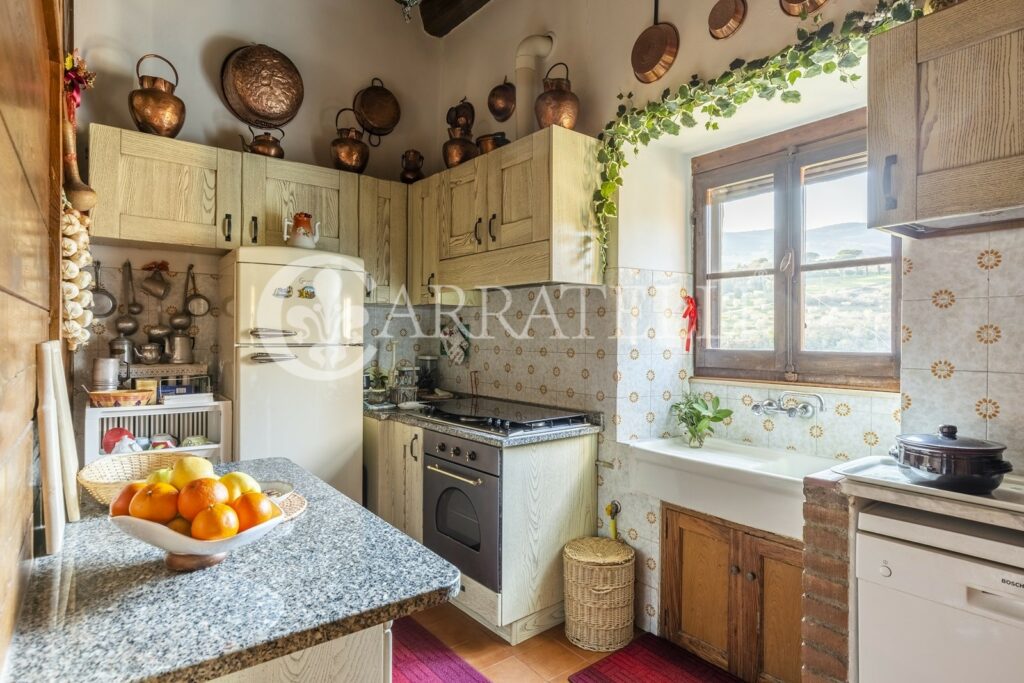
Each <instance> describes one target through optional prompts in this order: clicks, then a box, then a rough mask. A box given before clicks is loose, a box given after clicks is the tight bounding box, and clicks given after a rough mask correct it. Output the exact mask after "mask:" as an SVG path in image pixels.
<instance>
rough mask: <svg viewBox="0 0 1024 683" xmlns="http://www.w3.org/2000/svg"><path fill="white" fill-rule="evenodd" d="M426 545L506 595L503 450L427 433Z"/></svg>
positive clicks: (425, 445)
mask: <svg viewBox="0 0 1024 683" xmlns="http://www.w3.org/2000/svg"><path fill="white" fill-rule="evenodd" d="M423 453H424V455H425V458H424V461H425V465H426V468H425V470H424V473H423V544H424V545H425V546H427V547H428V548H430V549H431V550H433V551H434V552H435V553H437V554H438V555H440V556H441V557H443V558H445V559H446V560H448V561H449V562H451V563H452V564H454V565H455V566H456V567H458V568H459V570H460V571H461V572H462V573H463V574H465V575H466V576H468V577H470V578H471V579H473V580H475V581H477V582H478V583H480V584H482V585H484V586H486V587H487V588H489V589H490V590H492V591H494V592H495V593H500V592H501V449H500V448H497V447H495V446H490V445H487V444H482V443H479V442H475V441H470V440H467V439H460V438H457V437H452V436H450V435H447V434H441V433H439V432H433V431H430V430H425V431H424V435H423Z"/></svg>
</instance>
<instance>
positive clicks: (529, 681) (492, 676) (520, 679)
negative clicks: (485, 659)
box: [480, 657, 545, 683]
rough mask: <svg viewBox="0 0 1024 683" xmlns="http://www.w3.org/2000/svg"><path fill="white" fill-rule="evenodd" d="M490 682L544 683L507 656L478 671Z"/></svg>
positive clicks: (525, 667) (532, 672) (534, 673)
mask: <svg viewBox="0 0 1024 683" xmlns="http://www.w3.org/2000/svg"><path fill="white" fill-rule="evenodd" d="M480 673H481V674H483V675H484V676H485V677H486V678H487V680H489V681H491V683H545V680H544V679H543V678H542V677H541V676H539V675H537V673H536V672H535V671H534V670H533V669H531V668H530V667H528V666H527V665H526V664H524V663H523V662H522V661H520V660H519V658H518V657H509V658H508V659H505V660H503V661H501V662H498V663H497V664H495V665H493V666H489V667H487V668H486V669H484V670H483V671H481V672H480Z"/></svg>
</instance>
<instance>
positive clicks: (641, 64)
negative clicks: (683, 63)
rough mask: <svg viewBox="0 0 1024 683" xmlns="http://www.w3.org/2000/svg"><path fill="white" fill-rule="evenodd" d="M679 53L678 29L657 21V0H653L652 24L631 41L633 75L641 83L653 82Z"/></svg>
mask: <svg viewBox="0 0 1024 683" xmlns="http://www.w3.org/2000/svg"><path fill="white" fill-rule="evenodd" d="M678 53H679V31H677V30H676V27H675V26H674V25H672V24H669V23H668V22H659V21H658V0H654V25H652V26H648V27H647V28H645V29H644V32H643V33H641V34H640V37H639V38H637V39H636V42H635V43H633V54H632V55H631V56H630V61H631V62H632V63H633V75H635V76H636V79H637V80H638V81H640V82H641V83H654V82H655V81H656V80H658V79H659V78H661V77H662V76H664V75H665V74H666V73H667V72H668V70H669V69H670V68H671V67H672V63H673V62H675V61H676V55H677V54H678Z"/></svg>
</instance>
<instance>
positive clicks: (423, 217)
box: [407, 175, 441, 305]
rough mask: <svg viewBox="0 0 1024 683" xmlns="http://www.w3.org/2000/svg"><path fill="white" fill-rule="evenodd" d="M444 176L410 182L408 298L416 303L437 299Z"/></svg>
mask: <svg viewBox="0 0 1024 683" xmlns="http://www.w3.org/2000/svg"><path fill="white" fill-rule="evenodd" d="M440 187H441V177H440V176H438V175H434V176H431V177H429V178H424V179H423V180H420V181H419V182H417V183H414V184H413V185H410V186H409V263H408V268H409V274H408V277H407V280H408V287H409V299H410V300H411V302H412V303H413V305H416V304H429V303H433V302H434V292H433V290H432V289H431V287H432V286H433V285H436V284H437V267H438V252H437V250H438V241H439V237H438V210H439V204H440V201H439V200H440V197H439V189H440Z"/></svg>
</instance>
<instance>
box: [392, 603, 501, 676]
mask: <svg viewBox="0 0 1024 683" xmlns="http://www.w3.org/2000/svg"><path fill="white" fill-rule="evenodd" d="M391 634H392V636H393V638H394V640H393V642H392V659H391V661H392V666H391V680H392V681H393V683H487V679H486V678H484V677H483V676H481V675H480V672H478V671H477V670H476V669H474V668H473V667H471V666H470V665H469V664H467V663H466V662H465V661H463V660H462V658H461V657H459V656H458V655H457V654H455V653H454V652H452V651H451V649H450V648H449V647H448V646H447V645H445V644H444V643H442V642H441V641H440V640H438V639H437V638H435V637H434V636H432V635H431V634H430V633H429V632H428V631H427V630H426V629H425V628H423V627H422V626H420V625H419V623H418V622H417V621H416V620H415V619H413V618H412V617H405V618H404V619H399V620H398V621H396V622H395V623H394V624H393V625H392V627H391Z"/></svg>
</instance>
